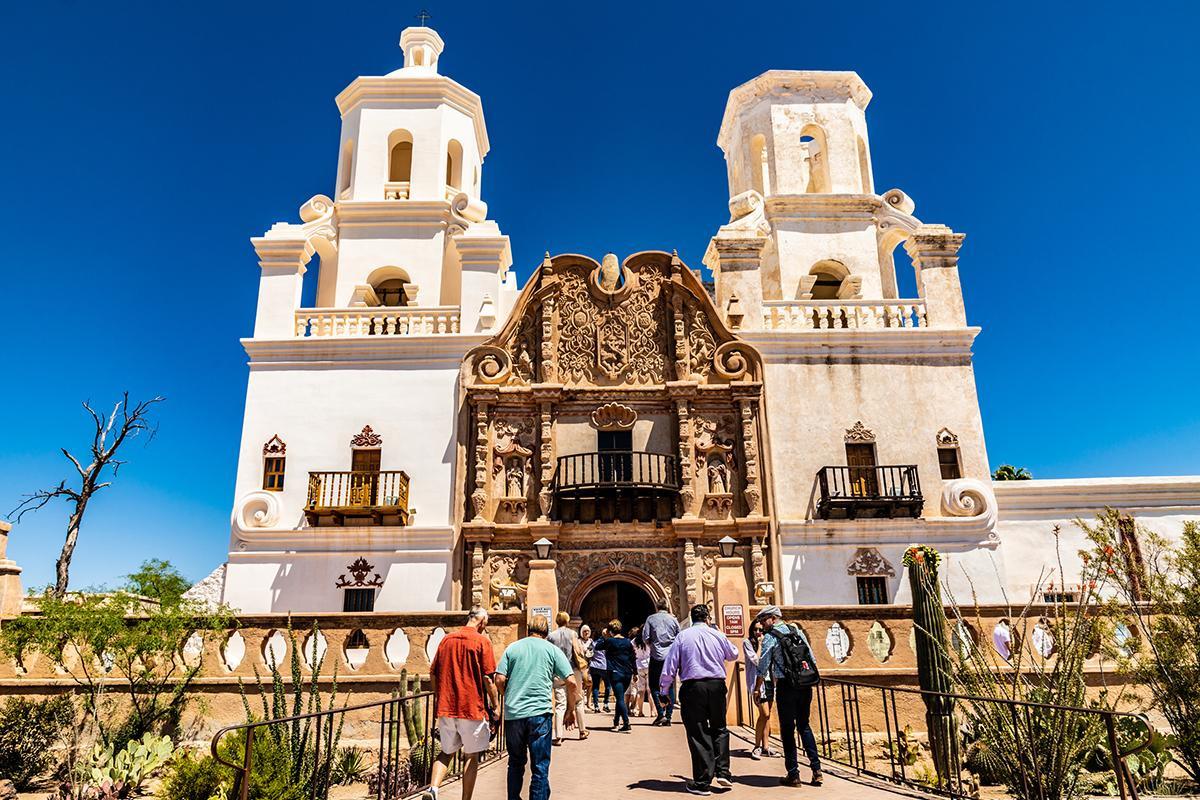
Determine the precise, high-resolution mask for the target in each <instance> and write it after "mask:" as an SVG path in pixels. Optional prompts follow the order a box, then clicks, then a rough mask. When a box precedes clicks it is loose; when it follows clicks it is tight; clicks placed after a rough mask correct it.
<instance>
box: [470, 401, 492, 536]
mask: <svg viewBox="0 0 1200 800" xmlns="http://www.w3.org/2000/svg"><path fill="white" fill-rule="evenodd" d="M488 450H489V445H488V404H487V403H485V402H480V403H479V404H478V405H477V406H475V488H474V489H473V490H472V492H471V508H472V510H473V511H474V512H475V516H474V517H473V518H472V519H473V520H474V521H475V522H482V521H483V512H484V509H486V508H487V499H488V493H487V479H488V468H487V464H488Z"/></svg>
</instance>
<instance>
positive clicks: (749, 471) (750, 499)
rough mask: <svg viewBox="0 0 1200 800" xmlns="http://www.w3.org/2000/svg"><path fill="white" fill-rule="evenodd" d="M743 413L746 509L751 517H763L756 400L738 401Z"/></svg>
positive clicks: (742, 399)
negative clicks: (755, 414)
mask: <svg viewBox="0 0 1200 800" xmlns="http://www.w3.org/2000/svg"><path fill="white" fill-rule="evenodd" d="M738 405H740V406H741V412H742V452H743V453H744V455H745V458H746V489H745V493H744V494H745V497H746V509H747V511H748V512H749V514H750V516H752V517H757V516H761V515H762V490H761V489H760V488H759V485H758V441H757V438H756V437H755V435H754V430H755V427H756V426H755V419H754V400H753V399H752V398H749V397H741V398H739V399H738Z"/></svg>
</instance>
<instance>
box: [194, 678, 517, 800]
mask: <svg viewBox="0 0 1200 800" xmlns="http://www.w3.org/2000/svg"><path fill="white" fill-rule="evenodd" d="M433 702H434V697H433V692H428V691H426V692H416V693H412V694H407V695H403V696H400V697H393V698H392V699H390V700H380V701H376V702H374V703H363V704H360V705H353V706H345V707H342V708H331V709H329V710H327V711H320V712H311V713H308V714H299V715H297V716H293V717H284V718H281V719H275V720H269V721H265V722H249V723H246V724H243V725H231V726H229V727H227V728H222V729H221V730H219V731H217V734H216V736H214V737H213V740H212V745H211V751H212V755H213V758H215V759H216V760H217V761H218V762H219V763H221V764H222V765H224V766H225V767H227V768H229V769H231V770H233V775H234V782H233V787H232V790H231V791H230V792H229V795H228V796H229V797H230V798H231V799H236V800H248V797H249V792H250V784H251V782H252V780H251V779H252V778H253V776H254V775H255V771H256V770H258V769H265V767H263V766H260V765H259V763H258V762H257V761H256V760H255V758H256V755H257V756H262V754H263V753H265V752H269V751H268V750H267V749H266V748H262V747H259V748H256V747H255V746H254V742H255V741H256V740H259V739H261V738H262V737H272V738H274V740H275V741H276V742H284V743H285V744H286V745H288V750H289V753H290V759H291V762H292V763H291V777H292V781H293V786H294V787H295V789H296V796H297V797H300V798H307V800H327V798H328V797H329V791H330V788H332V777H333V776H332V772H333V768H334V762H335V759H336V756H337V752H338V746H339V737H342V736H349V735H350V732H353V736H354V740H355V742H356V743H358V742H362V741H363V739H366V740H367V741H370V743H371V744H370V745H369V746H368V747H364V748H362V749H364V750H366V751H367V754H366V755H367V758H366V761H367V767H368V770H369V772H368V775H367V788H368V792H367V797H368V798H374V800H399V798H406V797H412V796H413V795H415V794H416V793H418V792H420V791H422V790H424V789H427V788H428V787H429V778H430V775H431V771H432V765H433V762H434V760H435V758H436V757H437V755H438V752H439V751H438V749H437V748H436V743H435V739H434V737H435V736H436V735H437V731H436V719H435V717H434V714H433V710H434V707H433ZM256 749H257V750H258V753H257V754H256V753H255V750H256ZM504 752H505V740H504V724H503V722H501V723H500V724H499V726H498V729H497V733H496V736H495V738H493V739H492V741H491V742H489V743H488V748H487V750H485V751H484V752H483V753H482V754H480V757H479V763H480V764H486V763H489V762H491V761H495V760H496V759H499V758H501V757H502V756H503V754H504ZM465 763H466V762H465V760H464V758H463V757H462V753H461V751H460V752H459V753H458V754H456V755H455V756H454V758H453V760H452V761H451V762H450V769H449V772H448V778H449V779H450V780H455V779H457V778H458V777H460V776H461V775H462V772H463V767H464V766H465ZM271 768H272V769H275V770H278V769H279V765H278V764H272V765H271ZM356 796H359V797H361V796H362V795H356Z"/></svg>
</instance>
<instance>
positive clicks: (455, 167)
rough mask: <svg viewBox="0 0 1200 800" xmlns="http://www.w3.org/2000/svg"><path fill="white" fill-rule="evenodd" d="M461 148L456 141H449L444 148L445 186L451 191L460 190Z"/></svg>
mask: <svg viewBox="0 0 1200 800" xmlns="http://www.w3.org/2000/svg"><path fill="white" fill-rule="evenodd" d="M462 166H463V148H462V145H461V144H459V143H458V140H456V139H451V140H450V144H449V145H447V147H446V185H447V186H449V187H450V188H451V189H461V188H462Z"/></svg>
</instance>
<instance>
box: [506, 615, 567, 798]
mask: <svg viewBox="0 0 1200 800" xmlns="http://www.w3.org/2000/svg"><path fill="white" fill-rule="evenodd" d="M549 633H550V621H549V620H548V619H546V618H545V617H544V616H542V615H541V614H538V615H536V616H535V617H534V618H533V619H531V620H530V621H529V635H528V636H526V637H525V638H524V639H521V640H520V641H518V642H514V643H513V644H510V645H509V646H508V648H507V649H505V651H504V655H503V656H502V657H501V658H500V663H499V664H498V665H497V666H496V684H497V686H499V688H500V691H502V692H504V738H505V740H506V743H507V747H508V800H521V787H522V786H524V784H525V764H526V762H530V766H529V773H530V775H529V800H548V798H549V797H550V752H551V745H552V742H553V738H554V722H553V717H554V679H555V678H558V679H559V680H561V681H565V682H566V684H567V710H566V714H565V716H564V717H563V725H564V726H565V727H566V729H567V730H571V729H572V728H574V727H575V704H576V703H577V702H578V701H579V684H578V683H576V681H575V674H574V671H573V670H572V669H571V664H570V662H569V661H567V657H566V656H565V655H563V651H562V650H559V649H558V648H557V647H555V646H554V645H552V644H550V643H549V642H548V641H546V636H547V635H549Z"/></svg>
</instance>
